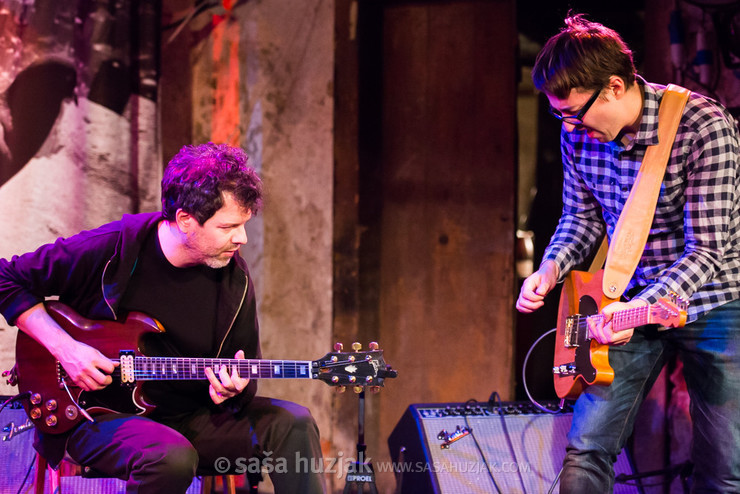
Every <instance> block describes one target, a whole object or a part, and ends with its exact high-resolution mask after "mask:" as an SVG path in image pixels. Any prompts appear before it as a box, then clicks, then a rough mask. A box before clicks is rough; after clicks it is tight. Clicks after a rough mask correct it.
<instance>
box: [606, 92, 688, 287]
mask: <svg viewBox="0 0 740 494" xmlns="http://www.w3.org/2000/svg"><path fill="white" fill-rule="evenodd" d="M689 94H690V91H689V90H688V89H685V88H682V87H680V86H676V85H674V84H670V85H669V86H668V87H667V88H666V90H665V92H664V93H663V99H662V100H661V102H660V108H659V110H658V144H656V145H654V146H649V147H648V148H647V150H646V151H645V157H644V158H643V160H642V164H641V165H640V171H639V172H638V174H637V178H636V179H635V183H634V185H633V186H632V190H631V191H630V195H629V197H628V198H627V202H626V203H625V206H624V209H623V210H622V213H621V214H620V215H619V220H618V221H617V226H616V227H615V229H614V235H613V236H612V241H611V243H610V245H609V251H608V253H607V256H606V265H605V267H604V280H603V284H602V290H603V292H604V295H606V296H607V297H608V298H611V299H618V298H619V297H621V296H622V294H623V293H624V290H625V289H626V288H627V284H628V283H629V281H630V279H631V278H632V275H633V274H634V272H635V269H636V268H637V263H638V262H639V261H640V257H642V253H643V251H644V249H645V242H647V237H648V233H649V232H650V225H652V223H653V216H654V215H655V206H656V204H657V202H658V196H659V194H660V185H661V184H662V183H663V176H664V175H665V169H666V166H667V164H668V159H669V158H670V156H671V148H672V147H673V141H674V140H675V139H676V133H677V131H678V124H679V122H680V121H681V115H682V114H683V109H684V106H686V102H687V101H688V99H689Z"/></svg>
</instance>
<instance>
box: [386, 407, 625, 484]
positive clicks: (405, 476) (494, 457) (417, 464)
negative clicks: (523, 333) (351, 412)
mask: <svg viewBox="0 0 740 494" xmlns="http://www.w3.org/2000/svg"><path fill="white" fill-rule="evenodd" d="M548 408H552V409H553V410H555V409H556V406H555V405H554V404H548ZM572 417H573V414H572V411H570V410H567V411H565V413H559V414H549V413H545V412H543V411H541V410H539V409H538V408H536V407H534V406H533V405H532V404H531V403H529V402H506V403H502V404H500V406H495V407H491V406H488V405H487V404H473V405H466V404H464V403H436V404H415V405H411V406H409V408H408V409H407V410H406V412H405V413H404V415H403V417H401V420H400V421H399V422H398V424H397V425H396V427H395V429H394V430H393V432H392V433H391V435H390V436H389V437H388V447H389V448H390V455H391V459H392V461H393V466H394V472H395V474H396V480H397V483H398V485H397V491H396V492H400V493H402V494H403V493H418V492H425V493H437V494H458V493H459V494H474V493H481V494H490V493H496V492H502V493H506V494H516V493H520V494H526V493H537V494H541V493H545V492H548V490H549V489H550V486H551V485H552V483H553V482H554V480H555V479H556V478H557V476H558V472H559V471H560V468H561V466H562V464H563V458H564V457H565V446H566V444H567V439H566V435H567V433H568V430H569V428H570V422H571V420H572ZM614 469H615V472H616V473H617V474H626V475H632V474H633V473H634V472H633V468H632V465H631V461H630V458H629V457H628V456H627V453H626V452H625V451H623V452H622V454H620V455H619V457H618V459H617V463H616V464H615V467H614ZM554 492H557V490H554ZM614 492H615V493H618V494H628V493H630V494H631V493H637V492H639V489H638V488H637V487H636V486H634V485H624V484H622V485H620V484H617V485H615V487H614Z"/></svg>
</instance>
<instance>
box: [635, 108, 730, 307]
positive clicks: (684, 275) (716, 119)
mask: <svg viewBox="0 0 740 494" xmlns="http://www.w3.org/2000/svg"><path fill="white" fill-rule="evenodd" d="M684 121H685V123H684V124H682V128H683V129H682V130H684V132H683V133H682V134H681V135H680V136H679V137H680V143H681V144H683V146H674V150H673V153H672V156H671V159H672V160H682V161H683V162H684V163H685V173H686V188H685V192H684V199H685V204H684V208H683V230H684V235H683V237H684V247H683V252H682V253H681V255H680V256H679V257H678V259H676V261H675V262H674V263H673V264H672V265H670V267H668V269H666V270H665V271H663V272H662V273H661V274H660V276H659V277H658V278H657V279H655V280H653V282H652V283H651V284H650V285H648V286H647V288H646V289H645V290H643V291H642V292H640V293H639V294H638V295H637V296H638V297H639V298H642V299H644V300H647V301H648V302H651V303H654V302H656V301H657V300H658V299H659V298H660V297H663V296H666V295H668V293H669V292H675V293H677V294H678V295H680V296H682V297H683V298H685V299H686V300H689V299H691V298H692V297H693V295H694V294H695V293H696V292H697V290H699V289H700V288H701V287H702V286H703V285H705V284H707V283H709V282H710V281H711V280H713V279H714V278H715V277H716V276H717V274H718V273H719V271H720V270H721V269H722V267H723V262H724V259H725V256H730V255H731V256H734V257H735V258H737V252H734V253H732V252H728V248H730V247H731V246H732V242H731V236H732V235H737V231H734V232H733V231H731V230H732V228H731V227H732V225H733V223H735V224H736V223H737V214H738V211H737V207H738V176H739V166H738V158H739V157H740V149H738V139H737V133H736V131H735V128H734V125H733V124H732V123H731V122H728V120H727V118H726V117H725V116H724V115H723V114H722V113H721V112H719V111H718V110H717V109H716V107H715V108H712V107H711V106H709V105H707V104H702V103H698V104H697V105H692V106H691V107H690V109H689V110H688V111H687V112H686V113H685V115H684ZM685 129H696V130H695V131H688V130H685ZM733 216H734V218H733ZM658 219H659V218H658ZM733 220H734V221H733ZM735 230H736V227H735ZM656 250H657V251H658V252H655V251H656ZM661 250H664V251H665V252H660V251H661ZM670 250H671V249H670V245H668V244H666V245H661V244H660V242H657V241H653V245H652V251H653V252H654V255H661V254H662V255H670Z"/></svg>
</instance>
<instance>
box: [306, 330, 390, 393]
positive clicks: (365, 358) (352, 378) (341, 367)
mask: <svg viewBox="0 0 740 494" xmlns="http://www.w3.org/2000/svg"><path fill="white" fill-rule="evenodd" d="M368 347H369V350H364V351H363V350H362V345H360V344H359V343H353V344H352V350H353V351H351V352H343V351H342V349H343V345H342V344H341V343H337V344H336V345H334V349H335V351H334V352H330V353H327V354H326V355H324V356H323V357H321V358H320V359H318V360H316V361H314V364H316V366H317V367H318V377H317V378H318V379H321V380H322V381H324V382H325V383H326V384H328V385H330V386H339V388H338V389H339V391H340V392H341V391H344V389H345V387H346V386H352V387H353V388H354V390H355V392H356V393H359V392H361V391H363V390H364V389H365V388H366V387H370V388H371V389H372V390H373V391H378V390H379V389H380V386H383V383H384V382H385V380H386V379H387V378H394V377H396V376H397V375H398V373H397V372H396V371H394V370H392V369H391V366H389V365H386V363H385V360H383V350H380V349H379V347H378V344H377V343H376V342H374V341H373V342H371V343H370V344H369V345H368Z"/></svg>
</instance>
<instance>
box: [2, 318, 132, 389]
mask: <svg viewBox="0 0 740 494" xmlns="http://www.w3.org/2000/svg"><path fill="white" fill-rule="evenodd" d="M16 325H17V326H18V328H19V329H20V330H21V331H23V332H24V333H26V334H27V335H29V336H30V337H32V338H33V339H35V340H36V341H38V342H39V343H40V344H42V345H43V346H44V347H45V348H46V349H47V350H48V351H49V353H51V354H52V355H53V356H54V358H56V359H57V360H58V361H59V363H60V364H61V365H62V367H64V371H65V372H66V373H67V375H68V376H69V378H70V379H71V380H72V382H73V383H74V384H75V385H76V386H79V387H80V388H82V389H84V390H85V391H97V390H99V389H103V388H104V387H106V386H107V385H109V384H110V383H111V382H113V378H111V376H110V374H111V373H112V372H113V369H115V368H116V366H117V365H118V364H116V363H114V362H113V361H112V360H110V359H108V358H107V357H106V356H105V355H103V354H102V353H100V352H99V351H98V350H96V349H95V348H93V347H91V346H89V345H86V344H84V343H81V342H79V341H77V340H75V339H74V338H72V337H71V336H70V335H69V334H67V332H66V331H64V330H63V329H62V328H61V327H60V326H59V325H58V324H57V323H56V321H54V319H52V318H51V316H50V315H49V313H48V312H46V308H45V307H44V305H43V304H37V305H35V306H33V307H31V308H30V309H28V310H27V311H25V312H24V313H23V314H21V315H20V316H18V319H17V320H16Z"/></svg>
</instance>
